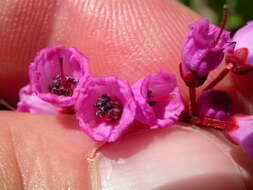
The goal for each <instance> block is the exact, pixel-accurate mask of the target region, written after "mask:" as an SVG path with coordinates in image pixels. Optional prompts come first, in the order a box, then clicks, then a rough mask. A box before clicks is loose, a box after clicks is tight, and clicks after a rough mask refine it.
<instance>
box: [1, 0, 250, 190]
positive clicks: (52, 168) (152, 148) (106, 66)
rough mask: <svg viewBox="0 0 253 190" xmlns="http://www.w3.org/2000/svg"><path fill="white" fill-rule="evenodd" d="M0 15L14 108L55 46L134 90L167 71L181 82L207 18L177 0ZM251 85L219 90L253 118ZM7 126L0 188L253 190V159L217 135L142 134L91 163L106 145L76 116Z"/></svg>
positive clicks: (47, 6)
mask: <svg viewBox="0 0 253 190" xmlns="http://www.w3.org/2000/svg"><path fill="white" fill-rule="evenodd" d="M0 7H1V10H2V11H1V12H0V25H1V30H0V36H1V38H0V42H1V43H0V44H1V47H0V64H1V70H0V89H1V98H3V99H5V100H6V101H8V102H10V103H12V104H15V102H16V101H17V94H18V90H19V88H20V87H21V86H23V85H24V84H26V83H27V81H28V78H27V77H26V76H27V66H28V64H29V63H30V62H31V61H32V60H33V58H34V56H35V55H36V52H37V51H38V50H40V49H41V48H43V47H46V46H50V45H56V44H64V45H65V46H66V47H68V46H73V47H76V48H78V49H79V50H80V51H81V52H83V53H84V54H85V55H87V56H88V57H89V58H90V62H89V66H90V68H91V72H92V74H93V75H95V76H108V75H115V76H118V77H120V78H123V79H126V80H128V81H129V82H131V83H133V82H135V81H136V80H138V79H139V78H141V77H142V76H145V75H146V74H148V73H153V72H157V71H159V70H161V69H162V70H167V71H170V72H173V73H175V74H176V75H177V76H178V75H179V74H178V63H179V62H180V48H181V46H182V43H183V40H184V39H185V36H186V32H187V27H188V25H189V24H190V23H192V22H194V21H195V20H196V19H198V18H199V16H198V15H196V14H195V13H193V12H192V11H190V10H188V9H187V8H185V7H184V6H182V5H180V4H178V3H176V2H174V1H172V0H171V1H164V0H156V1H154V0H128V1H127V0H121V1H111V0H108V1H105V2H104V1H99V0H86V1H84V0H79V1H68V0H62V1H61V3H60V1H58V2H57V1H51V0H38V1H36V2H35V1H31V0H20V1H14V0H12V1H1V2H0ZM216 74H217V72H216V73H214V74H213V76H215V75H216ZM247 77H249V75H246V76H241V77H240V80H243V81H244V83H243V85H241V84H242V83H241V84H238V82H234V80H233V78H232V80H231V79H230V78H228V79H226V80H224V81H223V83H221V84H220V85H219V88H222V89H226V90H227V91H231V92H235V89H236V90H237V91H236V92H237V93H233V100H234V102H235V109H236V111H241V112H245V113H250V112H251V105H252V104H251V102H250V101H249V99H250V97H252V96H251V94H252V92H251V91H250V90H248V91H247V89H249V88H247V85H248V84H249V82H248V81H249V80H248V79H247ZM179 78H180V77H179V76H178V79H179ZM211 78H212V76H210V77H209V79H211ZM6 81H7V82H6ZM179 85H180V86H181V87H182V91H183V93H184V96H185V98H186V99H187V96H186V94H187V93H186V92H187V88H185V87H184V85H183V82H182V80H181V79H179ZM238 86H241V87H240V88H239V87H238ZM242 86H243V87H242ZM244 86H245V87H244ZM235 94H236V95H237V96H235ZM239 99H240V101H238V100H239ZM0 120H1V126H0V137H1V138H0V144H1V146H0V189H17V190H18V189H29V190H30V189H92V188H93V189H123V190H124V189H159V190H162V189H207V190H208V189H230V190H231V189H232V190H234V189H253V180H252V176H253V160H252V159H251V158H249V157H248V156H247V155H246V154H245V153H243V152H242V151H241V150H240V149H239V148H238V147H236V146H234V145H233V144H232V143H230V142H229V141H228V140H226V139H225V138H224V137H223V136H222V135H221V134H220V133H219V132H217V131H215V130H211V129H201V128H198V127H195V126H189V125H188V126H187V125H186V124H181V123H180V124H178V125H176V126H173V128H169V129H164V130H157V131H138V132H136V133H133V134H130V135H127V136H125V137H123V138H122V140H121V141H119V142H117V143H114V144H107V145H105V146H103V147H102V148H100V149H99V151H98V154H97V156H96V157H95V158H93V159H88V160H87V159H86V158H87V156H88V155H90V153H91V152H92V151H94V150H95V149H96V148H97V147H99V144H97V143H95V142H93V141H92V140H91V139H90V138H89V137H87V136H86V135H85V134H84V133H83V132H82V131H80V130H79V129H78V124H77V122H76V120H75V118H74V117H73V116H52V115H37V114H33V115H31V114H25V113H15V112H0Z"/></svg>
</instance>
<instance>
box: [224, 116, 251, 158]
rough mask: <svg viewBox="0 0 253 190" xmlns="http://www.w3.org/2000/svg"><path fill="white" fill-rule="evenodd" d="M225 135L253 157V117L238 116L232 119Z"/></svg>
mask: <svg viewBox="0 0 253 190" xmlns="http://www.w3.org/2000/svg"><path fill="white" fill-rule="evenodd" d="M225 134H226V135H228V137H229V139H231V140H232V141H233V142H234V143H236V144H238V145H239V146H240V147H241V148H242V149H243V150H244V151H245V152H246V153H247V154H248V155H250V156H251V157H253V115H242V114H237V115H234V116H233V117H231V119H230V120H229V126H228V128H227V129H225Z"/></svg>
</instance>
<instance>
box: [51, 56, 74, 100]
mask: <svg viewBox="0 0 253 190" xmlns="http://www.w3.org/2000/svg"><path fill="white" fill-rule="evenodd" d="M59 63H60V74H59V75H57V76H56V77H55V79H54V80H53V82H52V84H51V85H50V86H49V87H48V91H49V92H51V93H53V94H56V95H59V96H72V95H73V90H74V88H75V86H76V85H77V83H78V81H76V80H75V79H73V78H72V77H70V76H65V75H64V73H63V58H62V57H59Z"/></svg>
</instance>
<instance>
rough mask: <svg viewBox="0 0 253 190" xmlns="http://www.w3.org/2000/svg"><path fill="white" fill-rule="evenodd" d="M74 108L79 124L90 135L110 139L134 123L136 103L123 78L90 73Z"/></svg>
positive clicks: (114, 139)
mask: <svg viewBox="0 0 253 190" xmlns="http://www.w3.org/2000/svg"><path fill="white" fill-rule="evenodd" d="M75 109H76V115H77V119H78V120H79V125H80V128H81V129H82V130H84V131H85V132H86V133H87V134H88V135H89V136H90V137H91V138H93V139H94V140H96V141H103V142H113V141H116V140H118V139H119V138H120V137H121V136H122V135H123V134H124V133H125V132H126V131H127V130H128V129H129V127H130V126H131V124H132V123H133V121H134V118H135V113H136V103H135V100H134V97H133V94H132V91H131V87H130V86H129V84H128V83H127V82H126V81H123V80H120V79H118V78H116V77H89V79H88V81H87V83H84V86H82V89H81V91H80V95H79V97H78V100H77V103H76V105H75Z"/></svg>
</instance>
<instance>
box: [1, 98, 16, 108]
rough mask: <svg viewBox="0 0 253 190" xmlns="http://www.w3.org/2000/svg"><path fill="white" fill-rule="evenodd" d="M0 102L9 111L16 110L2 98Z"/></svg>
mask: <svg viewBox="0 0 253 190" xmlns="http://www.w3.org/2000/svg"><path fill="white" fill-rule="evenodd" d="M0 104H2V105H3V106H4V107H6V108H7V109H9V110H11V111H15V110H16V109H15V108H14V107H13V106H11V105H10V104H8V103H7V102H6V101H4V100H3V99H0Z"/></svg>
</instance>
